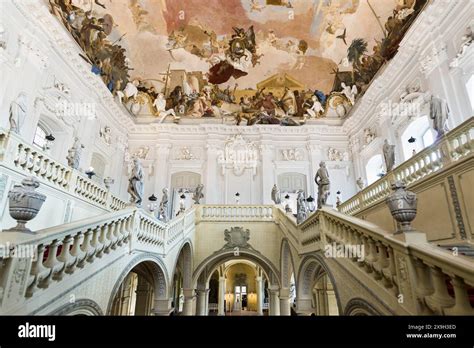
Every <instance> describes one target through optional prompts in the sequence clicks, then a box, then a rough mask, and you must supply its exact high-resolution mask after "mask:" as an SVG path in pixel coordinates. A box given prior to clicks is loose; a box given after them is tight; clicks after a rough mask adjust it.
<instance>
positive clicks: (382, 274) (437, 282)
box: [298, 209, 474, 315]
mask: <svg viewBox="0 0 474 348" xmlns="http://www.w3.org/2000/svg"><path fill="white" fill-rule="evenodd" d="M298 228H299V229H300V230H301V236H302V239H301V247H302V250H301V252H310V251H316V250H319V249H323V248H325V247H326V246H329V247H332V246H336V247H337V248H338V249H340V250H350V249H351V248H354V247H359V248H360V250H362V251H363V255H362V257H361V258H360V259H358V257H357V256H356V253H348V254H347V255H343V256H342V257H340V258H339V257H337V258H336V259H337V260H338V261H339V262H340V263H341V264H342V265H344V267H346V268H347V269H348V270H349V272H351V274H353V275H354V276H355V277H358V278H359V279H361V278H360V276H359V275H358V274H357V273H356V271H357V269H359V270H360V272H363V273H365V274H366V275H367V276H368V277H369V278H370V279H372V280H373V281H375V282H376V283H377V284H378V285H379V286H380V288H381V289H385V290H386V293H388V294H390V296H391V298H392V301H393V302H394V303H396V301H398V300H399V299H400V298H402V301H401V302H400V301H398V303H401V304H400V305H401V306H402V307H404V308H405V309H406V312H407V313H410V314H422V315H423V314H427V315H455V314H456V315H459V314H463V315H473V314H474V310H473V308H472V306H471V304H470V298H469V292H471V293H472V292H473V291H474V271H473V270H474V261H473V260H472V259H470V258H468V257H465V256H455V255H453V254H451V253H450V252H448V251H445V250H443V249H441V248H438V247H436V246H434V245H431V244H429V243H427V242H423V241H416V242H406V241H404V240H403V239H402V238H401V237H399V236H395V235H393V234H391V233H390V232H387V231H385V230H383V229H381V228H379V227H378V226H376V225H374V224H372V223H369V222H367V221H363V220H360V219H357V218H354V217H351V216H347V215H344V214H341V213H339V212H337V211H335V210H332V209H322V210H319V211H318V212H316V213H315V214H313V215H311V216H310V217H309V218H308V219H307V220H306V221H305V222H304V223H302V224H301V225H299V226H298ZM306 234H307V235H308V237H304V236H305V235H306Z"/></svg>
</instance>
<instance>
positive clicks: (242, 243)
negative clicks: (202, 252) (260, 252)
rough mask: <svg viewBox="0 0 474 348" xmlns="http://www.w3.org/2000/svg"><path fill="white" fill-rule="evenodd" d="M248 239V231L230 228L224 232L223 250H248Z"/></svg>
mask: <svg viewBox="0 0 474 348" xmlns="http://www.w3.org/2000/svg"><path fill="white" fill-rule="evenodd" d="M249 239H250V230H249V229H245V230H244V228H243V227H231V229H230V230H227V229H226V230H225V231H224V240H225V241H226V242H227V243H226V244H225V245H224V249H233V248H235V247H238V248H248V247H250V245H249V243H248V241H249Z"/></svg>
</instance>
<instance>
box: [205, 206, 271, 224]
mask: <svg viewBox="0 0 474 348" xmlns="http://www.w3.org/2000/svg"><path fill="white" fill-rule="evenodd" d="M273 209H274V206H272V205H198V216H199V219H200V220H204V221H273V220H274V212H273Z"/></svg>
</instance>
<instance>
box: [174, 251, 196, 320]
mask: <svg viewBox="0 0 474 348" xmlns="http://www.w3.org/2000/svg"><path fill="white" fill-rule="evenodd" d="M172 279H173V283H172V288H171V295H172V299H171V306H172V307H173V313H174V314H175V315H192V314H193V304H194V294H193V289H192V248H191V244H190V243H189V242H185V243H184V244H183V246H182V247H181V250H180V252H179V254H178V257H177V259H176V264H175V267H174V273H173V278H172Z"/></svg>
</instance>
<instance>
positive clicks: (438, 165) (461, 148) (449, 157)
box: [339, 117, 474, 215]
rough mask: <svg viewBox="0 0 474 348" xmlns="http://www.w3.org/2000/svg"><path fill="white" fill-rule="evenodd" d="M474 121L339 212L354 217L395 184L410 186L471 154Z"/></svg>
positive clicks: (406, 164)
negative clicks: (401, 182) (398, 181)
mask: <svg viewBox="0 0 474 348" xmlns="http://www.w3.org/2000/svg"><path fill="white" fill-rule="evenodd" d="M473 138H474V118H472V117H471V118H470V119H468V120H466V121H465V122H463V123H462V124H460V125H459V126H458V127H456V128H455V129H453V130H451V131H450V132H448V133H446V135H445V136H443V137H442V138H440V139H438V140H437V141H436V142H435V143H434V144H432V145H431V146H429V147H427V148H425V149H423V150H422V151H420V152H419V153H417V154H416V155H414V156H413V157H411V158H410V159H408V160H406V161H405V162H403V163H401V164H400V165H398V166H397V167H395V168H394V169H393V170H392V171H391V172H389V173H387V175H385V176H383V177H382V178H380V179H379V180H377V181H375V182H374V183H372V184H371V185H369V186H367V187H366V188H364V189H363V190H361V191H360V192H359V193H357V194H356V195H354V196H353V197H352V198H349V199H348V200H346V201H345V202H343V203H342V204H341V205H340V206H339V211H340V212H342V213H344V214H348V215H354V214H356V213H359V212H361V211H362V210H364V209H366V208H367V207H369V206H372V205H373V204H376V203H378V202H381V201H382V200H383V199H385V198H386V197H387V196H388V195H389V194H390V193H391V184H392V183H393V182H394V181H397V180H400V181H404V182H405V183H406V184H407V185H413V184H414V183H416V182H419V181H420V180H422V179H423V178H424V177H425V176H427V175H429V174H433V173H436V172H438V171H440V170H441V169H443V168H445V167H447V166H448V165H450V164H452V163H454V162H457V161H459V160H460V159H463V158H465V157H467V156H469V155H471V154H472V152H473V148H474V139H473Z"/></svg>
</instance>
